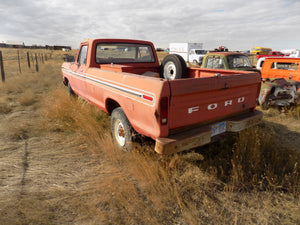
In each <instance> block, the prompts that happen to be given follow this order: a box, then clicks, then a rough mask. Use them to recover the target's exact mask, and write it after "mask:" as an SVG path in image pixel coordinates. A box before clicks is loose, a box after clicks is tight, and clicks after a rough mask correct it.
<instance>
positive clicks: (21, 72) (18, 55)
mask: <svg viewBox="0 0 300 225" xmlns="http://www.w3.org/2000/svg"><path fill="white" fill-rule="evenodd" d="M18 63H19V72H20V73H22V71H21V64H20V52H19V50H18Z"/></svg>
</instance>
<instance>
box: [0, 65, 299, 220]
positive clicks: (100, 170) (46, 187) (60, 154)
mask: <svg viewBox="0 0 300 225" xmlns="http://www.w3.org/2000/svg"><path fill="white" fill-rule="evenodd" d="M59 69H60V68H55V67H54V68H52V69H51V71H50V73H52V76H51V77H50V80H51V83H49V81H48V82H47V83H43V85H40V86H39V87H38V88H37V86H35V85H33V84H30V85H29V86H28V87H27V89H30V88H34V90H33V91H32V93H33V94H32V96H33V97H32V98H30V99H24V96H23V93H24V92H25V90H23V89H22V88H18V89H17V90H15V89H14V90H11V89H10V88H8V87H1V88H4V89H5V90H3V89H2V90H1V93H0V94H1V98H0V100H1V101H0V108H1V107H2V110H1V113H0V224H114V222H113V221H111V220H110V219H109V216H107V215H109V214H110V213H111V212H110V209H109V208H108V206H107V205H106V204H107V202H108V201H112V200H113V199H114V197H113V196H114V195H116V193H114V191H113V190H114V188H115V187H114V185H113V184H114V178H115V177H116V178H118V179H120V177H122V170H120V168H115V167H113V166H109V165H111V162H110V159H109V158H107V157H102V154H101V150H100V151H97V149H95V146H91V144H90V143H89V142H87V141H86V138H84V137H81V136H80V134H78V133H74V132H72V131H68V130H61V129H59V128H58V126H56V125H55V121H52V123H53V124H52V125H50V126H49V124H46V123H49V120H47V118H46V115H45V111H44V110H45V108H44V107H45V104H46V105H47V104H51V103H49V102H48V103H47V100H46V96H48V95H49V93H51V92H53V91H54V90H57V89H59V90H64V91H65V94H66V95H67V90H66V89H64V87H63V86H62V83H61V80H60V77H59V76H60V71H59ZM41 73H45V74H49V71H41ZM52 79H56V80H55V81H54V82H53V81H52ZM23 81H24V80H23ZM35 82H39V79H36V77H35V78H33V80H32V83H35ZM26 95H27V96H28V95H29V94H28V93H27V94H26ZM22 97H23V99H22ZM264 124H265V126H267V127H269V128H270V133H271V134H272V135H274V136H275V137H276V138H278V140H280V142H282V143H286V144H287V145H288V146H289V147H290V149H291V150H295V151H299V150H300V120H299V119H296V118H294V117H292V116H291V115H289V114H282V113H279V112H275V111H274V110H268V111H265V115H264ZM99 148H100V147H99ZM108 180H109V181H110V182H109V183H107V182H108ZM107 188H109V189H110V192H108V191H107ZM111 190H112V191H111ZM108 193H109V194H108ZM96 198H99V199H101V201H100V200H98V202H97V200H95V199H96ZM290 201H291V202H293V201H295V200H294V199H293V198H292V197H291V199H290ZM91 203H92V204H91ZM278 205H280V203H278ZM96 206H97V207H96ZM243 207H244V206H243ZM262 207H265V206H262ZM99 208H101V209H102V210H103V211H104V212H106V214H105V215H104V216H103V213H102V212H103V211H102V212H100V211H99ZM297 211H299V212H300V209H299V204H297V203H295V204H294V205H292V206H291V208H290V212H294V213H295V214H296V213H297ZM128 213H129V214H130V213H131V212H130V211H129V212H128ZM176 214H177V212H176V211H175V212H174V215H176ZM262 214H263V212H262ZM270 214H272V212H270ZM299 214H300V213H299ZM237 215H239V214H237ZM111 216H112V215H111ZM264 216H265V215H263V216H262V217H264ZM112 218H115V217H114V216H112ZM119 221H122V220H119ZM168 221H170V220H168ZM237 221H238V217H237V219H236V222H237ZM244 221H245V220H244ZM275 221H276V220H275ZM277 221H278V224H280V222H282V221H284V220H282V219H280V218H279V219H278V220H277ZM297 221H298V222H299V221H300V218H299V217H298V218H295V220H294V222H297ZM131 222H132V221H131ZM131 222H130V220H126V221H125V220H124V221H123V222H122V223H123V224H132V223H131ZM135 222H136V221H135ZM257 222H258V223H259V222H261V224H267V223H268V221H257ZM264 222H265V223H264ZM289 222H290V221H288V222H287V224H289ZM177 223H178V224H189V223H185V222H182V223H180V220H177ZM140 224H146V223H145V221H144V222H141V223H140ZM149 224H155V223H154V222H153V221H152V222H151V223H149ZM232 224H238V223H235V221H232Z"/></svg>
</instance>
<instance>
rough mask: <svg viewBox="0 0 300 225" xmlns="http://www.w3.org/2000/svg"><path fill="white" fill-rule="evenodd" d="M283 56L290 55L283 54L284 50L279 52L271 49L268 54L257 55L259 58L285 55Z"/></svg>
mask: <svg viewBox="0 0 300 225" xmlns="http://www.w3.org/2000/svg"><path fill="white" fill-rule="evenodd" d="M283 56H288V55H286V54H283V53H282V52H279V51H271V52H270V53H269V54H267V55H256V58H257V59H259V58H262V57H283Z"/></svg>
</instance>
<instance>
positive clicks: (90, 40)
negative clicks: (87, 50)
mask: <svg viewBox="0 0 300 225" xmlns="http://www.w3.org/2000/svg"><path fill="white" fill-rule="evenodd" d="M94 42H102V43H103V42H108V43H112V42H115V43H123V42H124V43H140V44H150V45H153V43H152V42H150V41H143V40H134V39H117V38H105V39H101V38H100V39H86V40H85V41H82V42H81V43H94Z"/></svg>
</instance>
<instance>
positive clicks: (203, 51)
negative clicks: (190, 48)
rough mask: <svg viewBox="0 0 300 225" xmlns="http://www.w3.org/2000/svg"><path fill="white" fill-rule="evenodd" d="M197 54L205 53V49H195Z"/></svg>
mask: <svg viewBox="0 0 300 225" xmlns="http://www.w3.org/2000/svg"><path fill="white" fill-rule="evenodd" d="M195 52H196V54H197V55H205V54H206V53H207V51H206V50H195Z"/></svg>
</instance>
